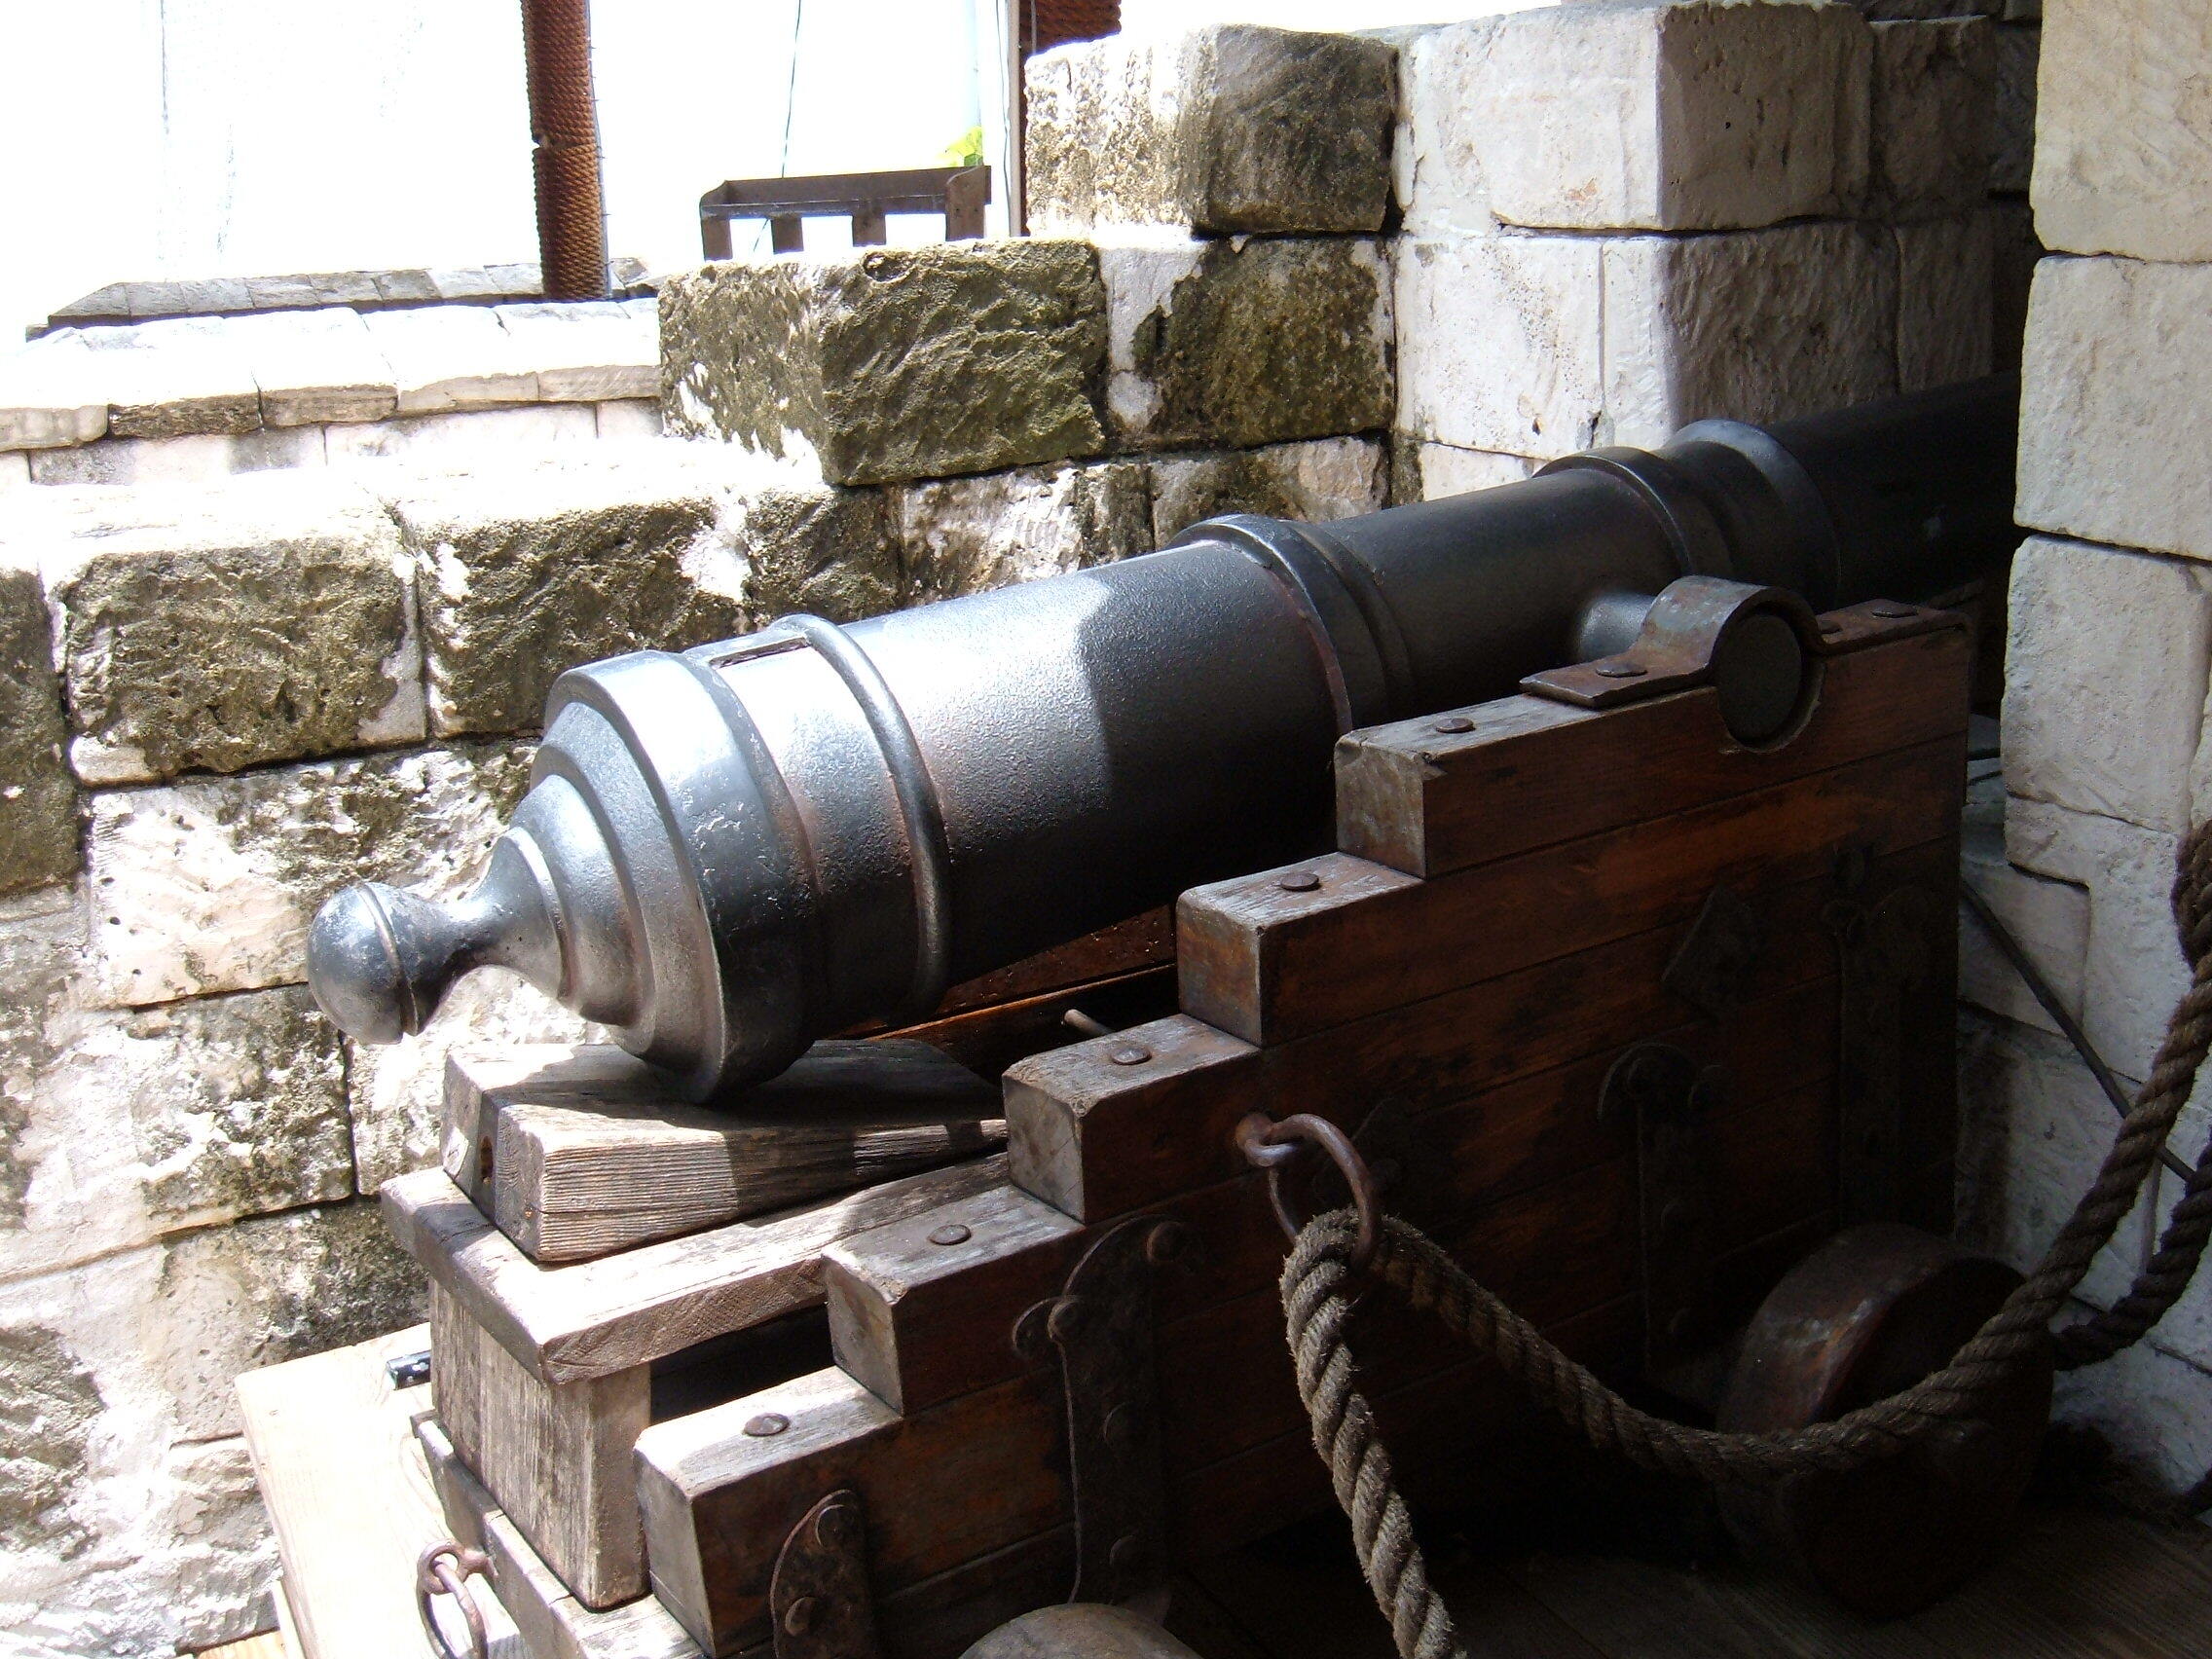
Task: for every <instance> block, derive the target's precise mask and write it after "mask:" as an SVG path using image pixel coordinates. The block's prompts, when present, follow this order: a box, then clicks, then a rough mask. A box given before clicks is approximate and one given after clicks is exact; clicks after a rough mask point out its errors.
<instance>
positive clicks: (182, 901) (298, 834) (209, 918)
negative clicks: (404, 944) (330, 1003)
mask: <svg viewBox="0 0 2212 1659" xmlns="http://www.w3.org/2000/svg"><path fill="white" fill-rule="evenodd" d="M528 777H529V757H528V754H527V752H526V751H524V750H520V749H517V748H514V747H511V746H507V745H471V746H464V747H461V748H458V749H454V750H450V751H447V750H434V751H430V752H427V753H421V754H406V755H391V756H377V757H374V758H371V759H363V760H342V761H329V762H322V763H318V764H315V765H309V766H294V767H280V768H275V769H271V770H268V771H257V772H251V773H247V774H245V775H244V776H241V777H238V778H225V779H193V780H188V781H186V782H184V783H180V784H176V785H173V786H171V787H168V788H165V789H150V790H121V791H115V792H112V793H102V794H99V795H96V796H94V797H93V800H92V825H91V829H90V832H89V834H88V838H87V839H88V849H89V851H88V866H89V870H90V876H91V892H92V905H93V929H92V932H93V940H94V949H95V958H94V969H95V975H94V977H95V982H96V992H97V996H98V999H99V1000H100V1001H101V1002H103V1003H106V1004H108V1005H110V1006H139V1005H143V1004H148V1003H158V1002H167V1001H170V1000H172V999H174V998H177V997H187V996H199V995H203V994H205V993H208V992H214V991H236V990H247V989H253V988H257V987H261V986H267V985H283V984H296V983H298V982H299V981H300V980H301V979H303V978H304V977H305V964H304V961H303V957H304V953H305V950H306V946H307V926H308V922H309V920H310V918H312V917H313V914H314V911H315V907H316V906H317V905H319V904H320V903H322V901H323V900H325V899H326V898H328V897H329V896H330V895H331V894H332V893H334V892H336V891H337V890H338V889H339V888H340V887H343V886H344V885H345V884H346V883H348V882H350V881H353V880H356V879H359V878H361V877H371V878H374V879H376V880H380V881H389V882H396V883H399V884H402V885H406V886H414V887H421V888H423V889H424V890H425V891H428V892H430V893H432V894H435V895H437V896H439V897H441V898H453V897H456V896H458V894H460V893H461V892H463V891H465V890H466V889H467V888H468V887H469V886H470V885H472V884H473V882H474V879H475V876H476V873H477V871H478V869H479V868H480V867H481V866H482V863H483V860H484V857H485V855H486V854H487V853H488V852H489V850H490V848H491V844H492V841H493V839H494V838H495V837H496V836H497V835H498V832H499V830H501V829H503V828H504V827H505V824H506V820H507V817H508V815H509V814H510V813H511V812H512V811H513V810H514V807H515V804H516V802H517V801H519V800H520V798H521V796H522V793H523V790H524V788H525V787H526V785H527V782H528Z"/></svg>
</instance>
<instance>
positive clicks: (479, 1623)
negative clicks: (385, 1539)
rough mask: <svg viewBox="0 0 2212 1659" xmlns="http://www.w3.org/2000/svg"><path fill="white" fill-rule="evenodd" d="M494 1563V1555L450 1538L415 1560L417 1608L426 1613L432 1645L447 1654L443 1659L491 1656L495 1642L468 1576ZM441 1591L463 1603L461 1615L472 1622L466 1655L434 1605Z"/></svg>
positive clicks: (425, 1631)
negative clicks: (449, 1638) (470, 1590)
mask: <svg viewBox="0 0 2212 1659" xmlns="http://www.w3.org/2000/svg"><path fill="white" fill-rule="evenodd" d="M491 1566H492V1562H491V1558H490V1557H489V1556H487V1555H485V1553H484V1552H483V1551H482V1550H472V1549H469V1548H468V1547H467V1546H465V1545H463V1544H457V1543H454V1542H452V1541H450V1540H449V1541H447V1542H445V1543H442V1544H432V1545H431V1546H430V1547H429V1548H428V1549H426V1550H424V1552H423V1558H422V1560H420V1561H419V1562H417V1563H416V1564H415V1611H416V1612H417V1613H418V1614H420V1615H421V1616H422V1620H423V1634H424V1635H425V1636H427V1637H428V1638H429V1639H430V1646H431V1648H432V1649H433V1650H434V1651H435V1652H437V1653H439V1654H441V1655H443V1659H490V1653H491V1644H490V1641H489V1639H488V1638H487V1637H486V1636H485V1634H484V1610H483V1609H482V1608H481V1607H479V1606H478V1605H477V1604H476V1598H475V1597H473V1596H471V1595H470V1594H469V1593H468V1579H469V1576H470V1575H471V1574H472V1573H483V1572H488V1571H489V1570H490V1569H491ZM441 1591H442V1592H444V1593H445V1594H446V1595H448V1596H451V1597H452V1598H453V1599H454V1601H455V1602H457V1603H458V1604H460V1606H461V1618H462V1619H463V1620H464V1621H465V1622H466V1624H467V1625H468V1652H467V1653H466V1654H465V1655H462V1654H460V1653H456V1652H455V1651H454V1650H453V1644H452V1643H451V1642H449V1641H446V1633H445V1630H444V1628H443V1627H442V1626H440V1625H439V1623H438V1620H437V1615H436V1613H435V1612H434V1611H433V1609H432V1607H431V1600H432V1598H433V1597H435V1596H437V1595H438V1594H439V1593H440V1592H441Z"/></svg>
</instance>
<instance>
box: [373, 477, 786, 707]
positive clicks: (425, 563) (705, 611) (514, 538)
mask: <svg viewBox="0 0 2212 1659" xmlns="http://www.w3.org/2000/svg"><path fill="white" fill-rule="evenodd" d="M674 459H675V458H672V460H674ZM720 501H721V491H720V489H719V487H718V483H717V481H716V480H715V479H714V478H713V477H712V476H711V475H710V473H709V472H708V471H707V470H706V469H705V468H702V467H695V466H683V465H677V464H670V465H665V466H651V467H647V466H634V467H611V466H607V465H591V466H553V465H544V466H537V467H527V468H510V469H502V470H499V471H495V472H486V473H482V474H478V475H475V476H455V477H450V478H443V479H425V480H424V481H422V482H420V483H403V484H402V485H400V486H399V487H397V488H395V489H393V490H392V491H391V492H390V493H389V494H388V496H387V504H388V505H389V507H390V510H391V512H392V515H393V517H395V518H396V519H397V520H398V523H399V527H400V534H401V536H402V538H403V539H404V541H405V542H406V545H407V550H408V552H409V553H410V554H411V555H412V556H413V557H414V558H415V559H416V560H417V561H418V562H419V565H420V574H419V575H418V578H417V586H418V589H419V592H420V594H421V604H422V612H423V638H424V651H425V656H426V659H427V664H428V675H429V700H430V724H431V729H432V730H433V731H435V732H437V733H439V734H440V735H448V734H452V733H457V732H503V731H527V730H533V729H535V727H536V725H537V723H538V720H539V719H540V717H541V714H542V711H543V709H544V705H545V694H546V692H547V691H548V690H550V689H551V688H552V684H553V682H554V680H555V679H556V678H558V677H559V676H560V674H561V673H562V672H563V671H564V670H566V669H570V668H573V667H575V666H577V665H578V664H581V663H587V662H594V661H597V660H598V659H599V658H601V657H607V656H614V655H617V654H618V653H620V652H623V651H632V650H639V649H644V648H646V647H652V648H660V649H675V648H679V647H682V646H685V645H704V644H705V643H707V642H708V641H710V640H719V639H723V638H725V637H727V636H728V635H730V634H734V633H737V632H739V631H741V629H742V628H743V625H744V611H743V608H742V603H741V594H740V593H739V591H738V588H737V587H736V585H734V583H733V581H732V579H731V578H732V574H733V572H732V571H731V570H730V561H729V559H728V558H727V556H726V553H723V552H722V550H721V549H720V548H719V545H718V543H717V541H716V538H715V535H714V531H715V526H716V521H717V515H718V512H719V506H720ZM718 555H719V556H718Z"/></svg>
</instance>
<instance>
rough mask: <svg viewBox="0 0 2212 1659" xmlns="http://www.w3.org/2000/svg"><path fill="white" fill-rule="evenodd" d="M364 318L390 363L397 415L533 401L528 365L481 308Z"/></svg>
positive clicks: (533, 381)
mask: <svg viewBox="0 0 2212 1659" xmlns="http://www.w3.org/2000/svg"><path fill="white" fill-rule="evenodd" d="M365 320H366V322H367V324H368V330H369V338H370V340H371V341H372V342H373V343H374V344H375V346H376V349H377V350H379V351H381V352H383V353H384V355H385V357H386V358H387V360H388V361H389V362H390V364H391V373H392V381H393V384H394V385H395V386H396V387H397V388H398V398H399V412H400V413H401V414H402V415H436V414H443V413H445V412H447V411H450V410H455V409H488V408H492V407H494V406H495V405H498V404H502V403H535V402H536V401H537V377H536V375H535V373H534V372H533V368H532V365H531V363H530V361H529V359H528V358H527V357H526V356H525V355H524V353H523V351H522V350H521V349H520V347H519V346H518V345H517V343H516V342H515V340H514V339H513V338H512V337H511V336H510V335H509V334H508V333H507V331H506V330H505V329H503V328H501V327H500V326H499V319H498V316H496V315H494V314H493V311H492V308H490V307H488V306H416V307H410V308H408V309H405V310H402V311H380V312H371V313H368V316H367V317H366V319H365Z"/></svg>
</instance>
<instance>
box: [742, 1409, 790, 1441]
mask: <svg viewBox="0 0 2212 1659" xmlns="http://www.w3.org/2000/svg"><path fill="white" fill-rule="evenodd" d="M791 1425H792V1419H790V1418H788V1417H786V1416H784V1414H783V1413H782V1412H762V1413H761V1414H760V1415H759V1416H758V1417H754V1418H747V1419H745V1432H746V1433H748V1434H750V1435H751V1436H753V1438H754V1439H756V1440H766V1439H767V1438H768V1437H769V1436H770V1435H776V1434H781V1433H783V1432H784V1430H785V1429H787V1428H789V1427H791Z"/></svg>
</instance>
